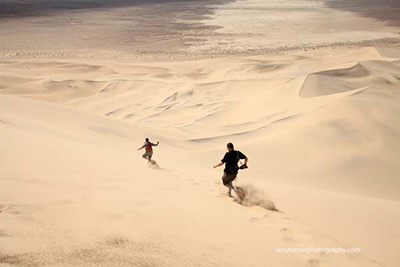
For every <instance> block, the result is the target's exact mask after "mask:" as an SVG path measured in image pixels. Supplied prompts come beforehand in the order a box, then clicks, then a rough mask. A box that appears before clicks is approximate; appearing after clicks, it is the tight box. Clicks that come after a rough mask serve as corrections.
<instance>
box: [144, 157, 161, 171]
mask: <svg viewBox="0 0 400 267" xmlns="http://www.w3.org/2000/svg"><path fill="white" fill-rule="evenodd" d="M147 163H148V164H149V167H150V168H152V169H155V170H162V169H163V168H161V167H160V165H158V163H157V161H155V160H154V159H148V160H147Z"/></svg>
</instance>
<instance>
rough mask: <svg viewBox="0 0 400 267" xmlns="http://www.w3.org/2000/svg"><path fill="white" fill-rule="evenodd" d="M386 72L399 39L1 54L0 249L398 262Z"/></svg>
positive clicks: (397, 71) (399, 100) (165, 260)
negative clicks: (297, 48) (309, 47)
mask: <svg viewBox="0 0 400 267" xmlns="http://www.w3.org/2000/svg"><path fill="white" fill-rule="evenodd" d="M399 89H400V48H398V47H392V48H374V47H367V48H359V49H349V48H340V49H339V48H337V49H332V48H329V49H319V50H314V51H311V52H298V53H292V54H289V55H281V56H254V57H237V58H230V59H229V58H220V59H205V60H197V61H169V62H167V61H165V60H164V61H162V62H157V61H135V62H131V61H117V60H111V59H109V60H100V59H97V60H78V59H74V60H72V59H70V60H68V59H48V60H45V59H2V60H1V62H0V151H1V153H0V162H1V170H0V266H7V267H10V266H107V267H109V266H284V267H294V266H309V267H315V266H329V267H331V266H335V267H337V266H346V267H350V266H357V267H359V266H363V267H367V266H391V267H396V266H399V265H400V256H399V253H398V252H399V251H398V248H399V238H400V227H399V226H400V205H399V201H400V194H399V191H400V180H399V176H400V142H399V137H400V115H399V114H400V91H399ZM145 137H150V139H151V140H152V141H160V145H159V146H158V147H156V148H155V153H154V158H153V159H154V160H155V161H154V162H152V163H148V162H147V161H146V160H144V159H142V158H141V154H142V153H143V152H141V151H137V150H136V149H137V148H138V147H139V146H141V145H142V144H143V139H144V138H145ZM229 141H232V142H234V144H235V145H236V148H237V149H239V150H241V151H242V152H244V153H245V154H246V155H247V156H248V157H249V169H247V170H244V171H241V172H240V174H239V176H238V180H237V185H239V186H241V187H242V188H243V189H244V190H245V193H246V198H245V199H244V201H243V203H238V201H237V200H235V198H233V199H232V198H229V197H228V196H226V189H225V188H224V187H223V186H222V185H221V181H220V177H221V175H222V168H221V169H213V168H212V166H213V165H214V164H216V163H218V162H219V160H220V159H221V158H222V156H223V154H224V153H225V145H226V143H227V142H229ZM275 208H276V209H277V210H278V211H276V210H275ZM310 247H314V248H319V247H322V248H337V247H341V248H360V249H361V252H358V253H347V254H341V253H336V254H335V253H329V254H323V253H300V252H299V253H288V254H285V253H278V252H276V248H310Z"/></svg>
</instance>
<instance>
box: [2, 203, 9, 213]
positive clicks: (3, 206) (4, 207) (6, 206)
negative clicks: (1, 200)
mask: <svg viewBox="0 0 400 267" xmlns="http://www.w3.org/2000/svg"><path fill="white" fill-rule="evenodd" d="M7 208H8V205H1V204H0V213H3V212H4V211H5V210H6V209H7Z"/></svg>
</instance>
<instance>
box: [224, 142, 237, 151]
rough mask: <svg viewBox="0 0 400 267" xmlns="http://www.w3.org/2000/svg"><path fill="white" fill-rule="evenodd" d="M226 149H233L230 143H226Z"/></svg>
mask: <svg viewBox="0 0 400 267" xmlns="http://www.w3.org/2000/svg"><path fill="white" fill-rule="evenodd" d="M226 147H227V148H230V149H232V150H233V149H234V148H235V147H234V146H233V144H232V143H228V144H226Z"/></svg>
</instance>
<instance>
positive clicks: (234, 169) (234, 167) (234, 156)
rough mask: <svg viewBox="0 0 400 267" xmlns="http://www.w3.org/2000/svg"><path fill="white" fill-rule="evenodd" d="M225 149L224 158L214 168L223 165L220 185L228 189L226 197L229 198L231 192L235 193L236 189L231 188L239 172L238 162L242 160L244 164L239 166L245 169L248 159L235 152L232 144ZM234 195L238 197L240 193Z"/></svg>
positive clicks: (237, 151)
mask: <svg viewBox="0 0 400 267" xmlns="http://www.w3.org/2000/svg"><path fill="white" fill-rule="evenodd" d="M226 148H227V149H228V152H226V153H225V156H224V158H223V159H222V160H221V162H220V163H218V164H217V165H215V166H214V168H217V167H219V166H222V165H224V164H225V169H224V174H223V176H222V183H223V184H224V185H225V186H226V187H228V189H229V191H228V195H229V196H230V197H231V196H232V193H231V191H232V190H233V191H235V192H236V188H235V186H233V184H232V182H233V181H234V180H235V179H236V177H237V174H238V171H239V166H238V163H239V160H241V159H244V164H243V165H242V166H240V168H241V169H245V168H247V162H248V160H249V159H248V158H247V157H246V155H244V154H243V153H242V152H240V151H239V150H235V149H234V146H233V144H232V143H228V144H227V145H226ZM236 194H238V195H239V194H240V193H238V192H236Z"/></svg>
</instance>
